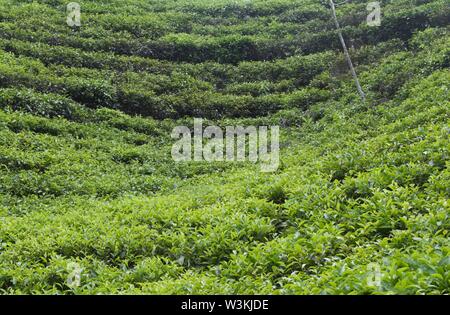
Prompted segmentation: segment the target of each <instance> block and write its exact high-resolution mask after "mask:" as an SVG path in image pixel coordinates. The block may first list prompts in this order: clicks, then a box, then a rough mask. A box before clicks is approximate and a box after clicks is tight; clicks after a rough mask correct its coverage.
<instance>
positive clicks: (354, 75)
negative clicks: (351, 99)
mask: <svg viewBox="0 0 450 315" xmlns="http://www.w3.org/2000/svg"><path fill="white" fill-rule="evenodd" d="M330 6H331V11H332V12H333V19H334V24H335V25H336V29H337V31H338V36H339V40H340V41H341V44H342V48H343V49H344V55H345V59H346V60H347V64H348V66H349V68H350V72H351V73H352V76H353V79H354V80H355V84H356V88H357V90H358V93H359V95H360V96H361V99H362V100H363V102H365V101H366V95H365V94H364V91H363V90H362V88H361V84H359V80H358V76H357V74H356V71H355V68H354V67H353V63H352V60H351V59H350V54H349V53H348V49H347V45H346V44H345V41H344V37H343V36H342V32H341V27H340V25H339V21H338V19H337V16H336V8H335V6H334V2H333V0H330Z"/></svg>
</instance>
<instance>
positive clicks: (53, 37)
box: [0, 0, 450, 64]
mask: <svg viewBox="0 0 450 315" xmlns="http://www.w3.org/2000/svg"><path fill="white" fill-rule="evenodd" d="M363 8H364V7H363V6H362V5H358V6H356V7H355V9H354V10H355V11H352V10H350V11H348V12H345V14H347V15H348V14H350V16H355V14H356V15H357V16H361V15H362V16H364V14H366V11H365V10H362V9H363ZM32 10H37V11H38V12H40V13H41V14H47V15H50V16H53V17H54V18H57V19H58V21H59V23H54V21H52V19H51V18H50V19H46V21H47V22H45V24H44V25H43V26H42V28H41V27H39V25H40V24H42V22H38V21H32V20H30V21H29V23H30V24H29V25H28V24H27V23H28V22H24V21H26V20H27V19H16V17H18V16H21V14H26V12H32ZM9 11H10V10H9ZM13 11H14V10H13ZM322 11H323V9H321V10H319V12H322ZM58 13H59V14H61V12H60V11H58V10H53V9H50V8H49V7H48V6H43V7H42V8H41V6H39V5H32V6H31V7H29V8H28V7H24V8H22V7H20V8H19V10H18V12H17V13H13V17H12V18H11V19H14V22H8V18H7V17H5V18H4V20H6V22H2V23H1V24H0V34H1V35H2V36H1V37H3V38H8V39H13V38H15V39H20V40H24V41H33V42H36V41H40V42H45V43H48V44H51V45H64V46H71V47H75V48H82V49H84V50H88V51H92V50H94V51H111V52H115V53H118V54H125V55H138V56H143V57H153V58H157V59H165V60H171V61H187V62H202V61H206V60H214V61H217V62H220V63H234V64H236V63H238V62H240V61H245V60H272V59H276V58H281V57H286V56H292V55H295V54H298V53H299V52H303V53H306V54H309V53H315V52H320V51H323V50H326V49H330V48H332V49H338V48H339V42H338V40H337V37H336V33H335V31H334V30H333V29H329V30H328V31H326V28H327V27H326V25H328V28H330V26H331V25H332V24H331V23H330V21H326V22H323V23H325V25H324V24H323V23H319V24H318V25H314V27H311V28H309V29H308V28H306V29H305V30H304V31H301V32H298V30H295V29H294V30H293V32H294V33H293V34H288V35H286V36H280V34H279V32H275V34H273V35H271V34H268V33H267V31H265V33H264V34H261V35H258V34H257V35H236V32H238V31H239V30H237V31H232V32H228V34H226V33H225V34H223V35H221V34H213V35H214V36H211V35H199V34H195V33H189V32H188V31H189V30H185V31H184V32H176V29H175V32H171V33H168V34H166V35H164V36H162V37H161V38H159V39H151V38H142V37H137V38H136V36H135V35H133V34H130V33H127V32H126V31H125V30H120V29H119V30H117V33H115V32H114V30H106V29H105V30H102V31H99V30H100V29H101V26H99V25H95V27H92V28H87V29H86V30H85V31H86V32H87V33H88V34H87V36H83V34H80V35H77V32H78V31H76V32H72V31H71V30H70V29H69V28H67V26H65V25H64V21H63V19H61V18H58ZM185 14H187V15H189V12H186V13H185ZM449 14H450V10H449V9H448V6H447V5H446V2H445V0H442V1H433V2H431V3H425V4H422V3H420V4H419V5H417V6H411V3H410V2H408V3H406V2H402V3H400V4H399V5H396V2H391V3H389V4H387V6H386V8H385V17H384V19H385V22H384V23H383V24H382V26H381V27H380V28H377V29H376V30H374V29H373V28H370V27H367V26H365V24H364V22H365V20H364V19H361V20H360V19H359V18H357V19H356V21H358V22H357V23H355V25H353V26H352V25H347V26H346V27H345V28H344V30H345V32H346V34H347V35H348V36H349V37H351V38H352V39H353V41H354V42H355V43H358V45H362V44H364V43H365V44H374V43H377V42H380V41H385V40H387V39H392V38H402V39H407V38H408V37H409V36H410V35H411V34H412V32H413V31H414V30H418V29H424V28H426V27H428V26H442V25H445V24H446V21H447V20H448V17H449ZM176 16H178V15H176ZM114 18H116V19H117V16H116V15H114ZM94 19H95V18H93V21H95V20H94ZM98 19H99V20H102V18H98ZM130 19H131V21H128V20H129V19H128V18H126V17H123V18H120V20H121V21H125V22H123V23H124V24H126V25H134V26H135V24H133V23H134V22H135V21H134V20H135V19H133V18H132V17H131V18H130ZM88 20H89V18H88ZM19 21H22V22H19ZM17 23H19V24H17ZM245 23H246V22H245ZM47 24H49V25H47ZM100 24H101V23H100ZM283 24H284V23H281V24H280V25H279V27H278V28H282V29H285V28H284V26H283ZM360 24H361V25H360ZM50 25H51V26H50ZM55 25H59V26H58V29H54V28H55ZM343 25H344V26H345V24H343ZM146 27H147V28H148V27H149V26H148V25H142V27H141V28H142V29H143V30H144V29H145V28H146ZM36 28H37V30H34V29H36ZM126 28H127V27H126ZM128 28H129V26H128ZM268 28H269V29H270V24H269V26H266V27H264V28H263V29H264V30H266V29H268ZM134 29H139V27H136V26H135V27H134ZM317 29H322V30H323V29H325V31H322V32H319V33H317V32H316V30H317ZM94 30H95V31H94ZM141 32H143V31H141ZM149 33H150V34H153V33H154V32H152V28H150V30H149ZM93 34H101V35H96V36H98V37H92V35H93Z"/></svg>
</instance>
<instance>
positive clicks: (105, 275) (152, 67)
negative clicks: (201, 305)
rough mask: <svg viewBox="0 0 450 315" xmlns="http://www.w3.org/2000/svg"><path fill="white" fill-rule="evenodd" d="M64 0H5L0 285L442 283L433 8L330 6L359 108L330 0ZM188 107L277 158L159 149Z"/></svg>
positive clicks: (447, 77)
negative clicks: (262, 164)
mask: <svg viewBox="0 0 450 315" xmlns="http://www.w3.org/2000/svg"><path fill="white" fill-rule="evenodd" d="M78 2H79V3H80V4H81V7H82V26H81V27H73V28H72V27H69V26H68V25H67V24H66V21H65V17H66V16H65V6H66V4H67V3H66V1H62V0H39V1H20V0H4V1H2V2H1V3H0V292H1V293H6V294H19V293H27V294H29V293H45V294H53V293H62V294H74V293H75V294H89V293H115V294H117V293H138V294H139V293H152V294H188V293H196V294H207V293H209V294H212V293H214V294H216V293H223V294H232V293H234V294H256V293H257V294H311V293H313V294H349V293H352V294H423V293H427V294H444V293H446V294H448V293H450V258H449V257H450V256H449V255H450V240H449V229H450V217H449V216H450V211H449V209H450V204H449V196H450V171H449V166H450V159H449V158H450V145H449V144H450V142H449V137H450V125H449V118H450V101H449V99H450V97H449V93H450V84H449V82H450V72H449V68H450V34H449V30H450V29H449V27H448V25H449V21H450V7H449V5H448V1H447V0H395V1H388V0H385V1H383V3H382V10H383V11H382V13H383V15H382V23H381V26H379V27H369V26H367V25H366V23H365V21H366V15H367V11H366V4H367V3H366V1H362V0H357V1H351V2H349V3H347V4H345V5H342V6H340V7H339V10H338V18H339V20H340V21H341V24H342V28H343V32H344V35H345V37H346V40H347V42H348V43H349V46H350V53H351V56H352V59H353V61H354V63H355V66H356V70H357V71H358V73H359V75H360V81H361V83H362V85H363V88H364V90H365V91H366V93H367V101H366V102H365V103H362V102H361V101H360V100H359V98H358V94H357V93H356V92H355V88H354V83H353V81H352V80H351V77H350V75H349V71H348V68H347V65H346V63H345V59H344V57H343V55H342V53H341V50H340V46H339V45H340V44H339V41H338V38H337V35H336V31H335V29H334V25H333V22H332V20H331V19H330V11H329V9H328V7H327V5H326V1H320V0H247V1H244V0H243V1H231V0H220V1H219V0H217V1H216V0H215V1H210V0H194V1H189V0H178V1H176V0H125V1H124V0H108V1H101V3H99V1H93V0H92V1H88V0H80V1H78ZM192 117H203V118H205V119H209V121H206V122H205V125H206V124H207V123H208V122H210V123H211V124H212V123H214V124H218V125H220V126H226V125H280V126H281V148H282V152H281V166H280V168H279V170H278V171H277V172H275V173H270V174H267V173H261V172H260V171H259V166H258V165H253V164H251V163H247V162H242V163H226V162H214V163H205V162H189V163H176V162H174V161H173V160H172V157H171V155H170V150H171V146H172V144H173V140H172V139H171V138H170V134H171V130H172V128H173V127H174V126H177V125H187V126H191V125H192V123H193V120H192ZM73 263H77V264H79V266H80V267H81V268H82V271H81V283H80V286H77V287H73V286H70V285H69V284H68V281H67V279H68V277H70V272H71V271H70V268H69V267H68V266H70V265H71V264H73ZM374 265H375V266H378V267H377V268H379V271H380V277H381V279H380V280H381V282H380V283H379V284H377V285H374V284H373V283H371V282H370V281H368V279H370V278H371V277H373V266H374Z"/></svg>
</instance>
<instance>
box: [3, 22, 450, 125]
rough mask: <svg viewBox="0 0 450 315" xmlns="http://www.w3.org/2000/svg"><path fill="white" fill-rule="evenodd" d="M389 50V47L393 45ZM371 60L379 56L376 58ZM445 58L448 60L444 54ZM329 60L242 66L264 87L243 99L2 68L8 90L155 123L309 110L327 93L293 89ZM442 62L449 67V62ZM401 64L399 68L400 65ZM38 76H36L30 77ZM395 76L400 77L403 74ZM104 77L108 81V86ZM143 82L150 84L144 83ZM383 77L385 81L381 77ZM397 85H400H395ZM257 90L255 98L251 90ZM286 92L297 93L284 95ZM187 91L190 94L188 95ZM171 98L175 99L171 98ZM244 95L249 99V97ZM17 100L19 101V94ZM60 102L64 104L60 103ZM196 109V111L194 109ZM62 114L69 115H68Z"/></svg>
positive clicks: (135, 80)
mask: <svg viewBox="0 0 450 315" xmlns="http://www.w3.org/2000/svg"><path fill="white" fill-rule="evenodd" d="M443 31H445V30H443ZM444 38H445V37H444ZM439 42H440V43H441V44H440V46H438V47H441V46H443V47H444V48H445V45H446V44H447V41H446V40H441V39H439ZM386 45H387V46H388V47H389V43H387V44H386ZM386 45H384V44H382V45H380V47H379V48H385V47H386ZM434 46H435V45H433V47H434ZM434 49H435V50H436V49H437V48H434ZM438 52H439V51H438ZM427 54H428V53H427ZM361 55H363V54H361ZM372 55H375V56H376V53H373V54H372ZM443 56H444V57H445V51H444V54H443ZM356 57H357V58H356V60H358V59H359V58H358V56H356ZM361 58H362V57H361ZM330 59H332V55H331V54H326V53H325V54H318V55H313V56H305V57H295V58H294V57H292V58H288V59H286V60H282V61H280V62H275V63H263V62H261V63H254V62H251V63H241V64H240V65H239V67H238V70H239V73H241V74H240V75H239V74H235V78H239V79H240V81H244V82H245V81H249V80H251V79H253V80H260V82H262V83H258V84H257V83H251V84H234V85H231V86H232V87H233V88H232V89H231V90H228V91H229V92H234V93H236V94H244V95H241V96H234V95H223V94H222V93H220V94H219V93H216V92H213V89H214V87H213V86H211V85H208V84H207V83H206V82H203V81H198V80H196V79H194V78H193V77H191V76H189V75H187V76H186V75H182V74H178V73H172V75H171V76H170V77H168V76H163V75H151V74H146V75H142V74H137V73H133V72H126V73H122V74H120V73H119V74H116V73H112V72H108V71H105V70H102V71H98V70H87V69H82V68H80V69H76V68H65V67H62V66H51V67H50V68H48V67H45V66H44V65H42V64H40V63H39V62H37V61H34V60H32V59H28V58H23V57H13V56H12V55H8V54H4V55H3V60H4V62H5V65H4V66H3V70H2V80H1V81H2V85H3V86H5V87H8V86H20V85H22V86H25V87H34V88H35V89H37V90H40V91H41V92H45V93H49V92H50V93H55V92H56V93H58V92H59V93H61V92H62V93H64V94H65V93H67V94H68V96H70V97H71V98H72V99H73V100H75V101H76V102H79V103H81V104H85V105H87V106H89V107H98V106H109V107H117V106H119V107H118V108H121V109H122V110H125V111H126V112H129V113H134V114H142V115H146V116H153V117H156V118H166V117H182V116H189V115H191V116H192V115H201V116H204V117H207V118H220V117H223V116H230V117H239V116H242V117H249V116H254V115H255V114H257V115H259V116H262V115H266V114H268V113H271V112H274V111H277V110H279V109H281V108H295V107H300V108H307V107H308V106H309V105H310V104H312V103H314V102H318V101H324V100H326V99H327V98H328V97H329V96H328V95H327V93H326V92H325V91H320V90H317V89H316V88H314V87H313V88H307V89H302V90H298V91H296V90H295V89H294V87H296V86H302V85H306V84H308V82H309V81H310V80H311V79H312V78H313V77H314V76H317V75H319V74H320V73H321V72H322V71H323V70H325V69H326V68H330V65H329V63H330V61H329V60H330ZM419 59H420V58H419ZM6 62H8V63H6ZM442 62H444V63H445V60H444V61H442ZM397 64H398V65H399V66H400V63H397ZM411 66H412V65H411ZM420 67H421V66H416V68H415V69H421V68H420ZM33 72H34V74H31V73H33ZM299 72H300V73H302V77H301V78H297V79H296V80H295V81H293V82H292V83H291V81H287V80H289V79H290V78H292V77H294V76H295V75H296V73H299ZM394 73H395V74H396V75H399V73H398V72H394ZM244 74H245V75H244ZM83 77H84V78H83ZM104 77H108V78H109V79H108V80H106V81H105V80H104V79H103V78H104ZM143 77H144V78H145V80H142V78H143ZM177 77H178V79H177ZM267 77H269V78H271V79H272V80H274V81H275V82H276V81H278V82H279V83H278V86H279V87H280V88H281V91H280V92H281V93H276V91H274V92H275V94H271V93H269V92H271V91H270V86H267V85H266V84H265V83H264V81H265V80H264V79H265V78H267ZM379 77H380V78H381V75H379ZM52 78H54V79H52ZM98 78H100V79H98ZM49 79H51V80H49ZM202 82H203V83H202ZM266 82H267V81H266ZM319 82H320V81H316V82H315V84H318V85H319V87H323V85H322V84H321V83H319ZM393 82H394V83H395V82H398V81H395V80H393ZM313 83H314V82H313ZM329 83H330V80H326V82H325V84H329ZM283 85H284V86H285V87H283ZM321 85H322V86H321ZM243 88H244V90H243V91H242V89H243ZM233 89H234V90H233ZM255 89H256V93H255V92H254V91H252V90H255ZM283 89H285V90H288V91H289V90H291V91H292V92H291V93H289V94H285V93H283ZM193 90H195V91H197V93H196V94H195V97H194V95H192V93H191V92H192V91H193ZM202 90H203V92H202ZM184 91H189V93H185V92H184ZM228 91H225V92H228ZM243 92H244V93H243ZM11 93H13V92H12V91H10V92H9V95H11ZM171 93H173V94H174V95H170V94H171ZM245 94H250V95H247V96H246V95H245ZM265 94H266V95H265ZM3 95H5V93H3ZM14 97H15V98H16V99H17V98H19V99H20V92H19V93H18V94H17V95H16V96H14ZM9 99H10V98H6V99H4V101H3V103H4V104H5V102H6V101H8V100H9ZM58 100H59V101H61V98H59V99H58ZM13 103H14V102H13ZM69 103H70V102H69ZM118 104H120V105H118ZM199 104H200V105H199ZM67 106H68V109H66V111H67V110H70V108H73V107H74V105H72V104H71V103H70V104H68V105H67ZM193 108H195V110H192V109H193ZM61 114H62V115H63V116H66V117H67V116H68V115H67V114H66V113H61Z"/></svg>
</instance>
